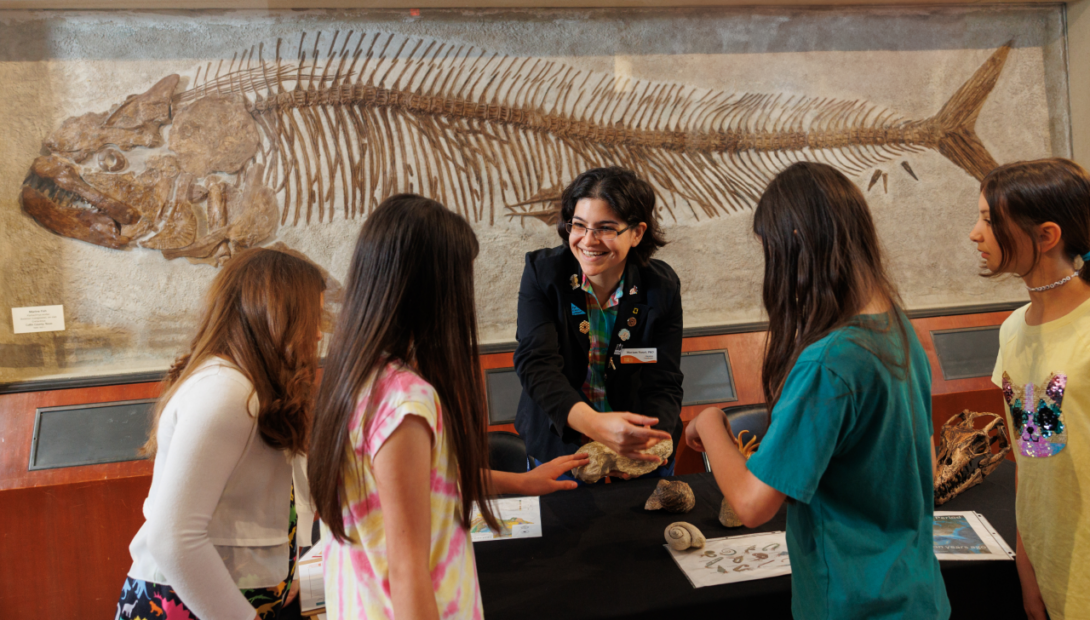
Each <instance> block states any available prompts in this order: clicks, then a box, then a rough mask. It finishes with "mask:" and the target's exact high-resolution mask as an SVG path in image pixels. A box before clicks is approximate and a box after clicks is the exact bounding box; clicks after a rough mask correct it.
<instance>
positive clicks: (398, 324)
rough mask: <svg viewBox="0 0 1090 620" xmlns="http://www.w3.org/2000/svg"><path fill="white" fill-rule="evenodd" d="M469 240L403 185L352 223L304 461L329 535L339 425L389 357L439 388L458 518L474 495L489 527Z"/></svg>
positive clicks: (456, 221)
mask: <svg viewBox="0 0 1090 620" xmlns="http://www.w3.org/2000/svg"><path fill="white" fill-rule="evenodd" d="M478 249H479V248H478V245H477V236H476V235H474V234H473V229H471V228H470V227H469V224H468V223H467V222H466V221H465V219H463V218H462V217H461V216H459V215H457V214H455V213H453V212H451V211H450V210H449V209H447V208H446V207H444V206H443V205H441V204H439V203H438V202H436V201H434V200H429V199H427V198H422V197H420V196H415V195H412V194H400V195H397V196H392V197H390V198H387V199H386V200H384V201H383V202H382V204H380V205H379V206H378V208H377V209H376V210H375V211H374V213H372V214H371V216H370V217H368V218H367V221H366V222H364V224H363V227H362V228H361V230H360V235H359V238H358V240H357V241H356V249H355V252H354V253H353V255H352V263H351V265H350V266H349V270H348V279H347V281H346V283H345V299H344V306H343V309H342V311H341V318H340V321H339V322H338V325H337V330H336V332H335V334H334V336H333V340H332V345H331V346H330V349H329V354H328V356H327V357H326V365H325V370H324V373H323V375H322V383H321V386H320V388H319V390H318V400H317V404H316V406H315V415H314V425H313V428H312V430H311V438H310V456H309V458H308V461H307V477H308V478H309V480H310V491H311V495H312V496H313V498H314V504H315V507H316V508H317V509H318V513H319V514H320V515H322V520H323V521H325V523H326V524H327V525H328V526H329V529H330V530H331V531H332V532H333V535H334V536H335V537H336V538H337V540H340V541H344V540H346V539H347V538H348V537H347V535H346V533H345V528H344V519H343V515H342V513H341V501H340V497H341V495H340V485H341V482H342V480H344V477H343V476H342V467H348V466H349V465H348V464H349V463H350V462H351V458H352V447H351V446H350V445H349V433H348V426H349V423H350V422H351V420H352V416H353V414H354V412H355V410H356V407H357V400H358V398H359V396H360V390H361V389H362V388H363V386H364V384H366V383H367V380H368V378H370V377H371V376H372V374H374V373H378V372H381V370H382V367H383V366H384V365H385V364H386V363H387V362H388V361H393V360H398V361H401V362H403V363H405V364H406V365H408V366H411V367H412V368H413V369H414V370H415V371H416V372H417V373H419V375H420V376H421V377H422V378H423V379H424V380H425V381H427V382H428V383H430V384H431V386H432V387H433V388H435V391H436V392H437V393H438V395H439V399H440V401H441V403H442V418H443V420H442V421H443V427H444V428H445V429H446V432H447V434H448V436H449V437H450V442H451V448H452V450H453V452H454V457H455V459H456V462H457V465H458V476H459V482H460V485H459V487H460V489H461V494H462V525H463V526H465V527H466V528H468V527H469V522H470V521H469V520H470V515H471V512H470V509H471V504H472V502H475V501H476V502H477V503H478V504H479V505H480V508H481V512H482V514H483V515H484V517H485V519H486V521H487V522H488V524H489V526H490V527H493V528H494V529H497V531H498V524H497V522H496V520H495V517H494V516H493V515H492V513H491V511H490V510H489V508H488V503H487V502H485V501H482V500H484V499H485V496H486V493H487V481H486V478H485V471H484V469H485V468H486V467H487V466H488V460H487V459H488V438H487V434H486V432H487V426H488V420H487V417H486V413H485V411H486V410H485V406H484V396H483V389H482V386H483V383H484V382H483V377H482V375H481V369H480V366H479V365H478V363H477V316H476V312H475V309H474V301H473V259H474V258H475V257H476V256H477V251H478ZM374 380H375V382H376V383H377V381H378V377H377V376H376V377H375V379H374ZM372 396H375V397H377V395H372ZM363 423H364V424H366V420H364V421H363Z"/></svg>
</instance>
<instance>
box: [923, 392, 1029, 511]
mask: <svg viewBox="0 0 1090 620" xmlns="http://www.w3.org/2000/svg"><path fill="white" fill-rule="evenodd" d="M977 418H983V419H986V420H988V423H987V424H986V425H985V426H984V428H979V429H978V428H976V423H975V420H976V419H977ZM997 444H998V446H999V451H998V452H995V453H993V452H992V447H993V446H995V445H997ZM1010 449H1011V443H1010V437H1009V436H1008V435H1007V425H1006V424H1005V423H1004V422H1003V418H1001V417H999V416H997V415H995V414H993V413H976V412H975V411H969V410H968V409H966V410H965V411H962V412H961V413H958V414H956V415H953V416H951V417H950V419H949V420H947V421H946V423H945V424H943V425H942V431H941V432H940V438H939V447H938V449H937V450H936V455H935V456H936V457H937V458H938V462H937V464H936V466H935V505H936V506H941V505H942V504H945V503H946V502H948V501H950V500H951V499H953V498H954V497H955V496H957V495H958V494H959V493H961V492H962V491H964V490H965V489H968V488H969V487H972V486H975V485H978V484H980V482H981V481H982V480H984V477H985V476H987V475H988V474H990V473H992V472H993V471H995V468H996V467H999V464H1000V463H1001V462H1003V459H1004V458H1005V457H1006V456H1007V453H1008V452H1010Z"/></svg>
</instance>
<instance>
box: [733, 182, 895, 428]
mask: <svg viewBox="0 0 1090 620" xmlns="http://www.w3.org/2000/svg"><path fill="white" fill-rule="evenodd" d="M753 231H754V232H755V233H756V234H757V235H758V236H759V237H760V238H761V242H762V245H763V247H764V258H765V272H764V290H763V298H764V306H765V310H766V312H767V313H768V340H767V344H766V345H765V357H764V364H763V367H762V370H761V384H762V387H763V389H764V396H765V402H766V403H767V404H768V408H769V411H771V410H772V408H773V407H774V406H775V404H776V402H777V401H778V400H779V397H780V393H781V391H782V390H783V384H784V381H785V380H786V379H787V375H788V373H789V372H790V371H791V368H792V367H793V366H794V365H795V361H796V360H797V359H798V357H799V354H801V353H802V351H803V349H805V348H806V347H808V346H810V345H811V344H814V343H815V342H817V341H818V340H821V339H822V338H824V337H825V336H826V335H827V334H829V332H831V331H833V330H834V329H837V328H838V327H842V326H844V325H846V324H848V323H849V322H851V321H852V320H853V318H854V317H855V316H856V315H857V314H859V313H860V312H861V311H862V310H863V308H864V307H866V304H867V302H868V300H869V299H870V296H871V295H873V294H878V295H880V296H883V297H885V298H886V299H887V300H888V301H889V303H890V311H889V317H890V322H889V324H888V326H887V327H888V328H892V327H893V326H894V325H896V328H897V329H898V330H899V332H900V335H901V337H902V344H903V345H904V346H903V347H902V349H903V355H901V356H897V358H894V357H893V356H892V355H891V354H890V352H889V351H888V350H886V348H884V347H881V346H876V345H871V344H869V343H866V342H861V343H860V345H861V346H864V347H865V348H866V349H867V350H868V351H870V352H872V353H874V354H875V355H876V356H877V357H878V358H879V359H880V360H881V361H882V363H883V364H885V365H886V366H887V367H888V368H890V369H891V371H895V370H898V369H899V370H901V371H907V369H908V363H909V354H908V347H907V338H908V335H907V332H906V327H905V324H904V318H903V315H902V313H901V312H900V307H899V306H900V299H899V297H898V295H897V291H896V289H895V288H894V286H893V284H892V282H891V281H890V279H889V277H888V276H887V275H886V271H885V268H884V267H883V266H882V252H881V248H880V245H879V243H878V234H877V233H876V232H875V229H874V222H873V221H872V220H871V215H870V210H869V209H868V208H867V202H866V200H865V199H864V198H863V193H862V192H860V191H859V188H858V187H856V186H855V184H854V183H852V182H851V181H850V180H849V179H848V178H847V177H845V176H844V175H843V174H841V173H840V172H839V171H838V170H836V169H835V168H833V167H832V166H828V165H825V164H819V163H811V162H801V163H797V164H793V165H791V166H789V167H788V168H787V169H786V170H784V171H783V172H781V173H780V174H778V175H776V178H774V179H773V180H772V182H771V183H769V185H768V188H767V189H766V190H765V192H764V194H763V195H762V196H761V199H760V201H758V203H757V209H756V211H755V212H754V214H753ZM868 327H870V328H872V329H873V326H871V325H869V324H868ZM898 374H901V373H898Z"/></svg>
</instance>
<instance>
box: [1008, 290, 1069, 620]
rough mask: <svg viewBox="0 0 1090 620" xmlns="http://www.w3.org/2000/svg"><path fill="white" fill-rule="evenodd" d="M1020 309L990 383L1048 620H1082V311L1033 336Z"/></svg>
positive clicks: (1028, 552)
mask: <svg viewBox="0 0 1090 620" xmlns="http://www.w3.org/2000/svg"><path fill="white" fill-rule="evenodd" d="M1028 308H1029V306H1028V305H1027V306H1024V307H1022V308H1019V309H1018V310H1015V311H1014V312H1013V313H1011V315H1010V316H1009V317H1007V320H1006V321H1004V322H1003V326H1002V327H1001V328H1000V330H999V358H998V359H997V360H996V362H995V371H994V372H993V373H992V381H993V382H994V383H995V384H996V385H998V386H999V387H1001V388H1003V398H1004V400H1005V401H1006V403H1007V423H1008V428H1009V429H1010V434H1011V441H1012V444H1013V446H1012V449H1013V450H1014V451H1015V452H1016V456H1015V458H1016V460H1017V462H1018V499H1017V501H1016V516H1017V519H1018V531H1019V532H1020V533H1021V535H1022V544H1023V546H1024V547H1025V549H1026V555H1027V556H1029V560H1030V562H1031V563H1032V564H1033V569H1034V571H1035V572H1036V574H1037V584H1038V585H1039V586H1040V588H1041V595H1042V597H1043V598H1044V600H1045V606H1046V607H1047V608H1048V613H1049V615H1050V616H1051V617H1052V618H1053V620H1082V619H1086V620H1090V301H1086V302H1084V303H1083V304H1082V305H1080V306H1079V307H1078V308H1076V309H1075V310H1073V311H1071V312H1070V313H1068V314H1067V315H1066V316H1064V317H1061V318H1059V319H1056V320H1055V321H1049V322H1048V323H1045V324H1043V325H1036V326H1031V325H1026V309H1028ZM1011 542H1013V541H1011ZM1012 546H1013V545H1012Z"/></svg>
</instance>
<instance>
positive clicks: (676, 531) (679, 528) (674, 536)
mask: <svg viewBox="0 0 1090 620" xmlns="http://www.w3.org/2000/svg"><path fill="white" fill-rule="evenodd" d="M665 536H666V542H667V544H669V545H670V548H671V549H674V550H676V551H684V550H686V549H689V548H696V549H699V548H701V547H703V546H704V541H705V540H706V539H705V538H704V534H701V533H700V530H698V529H696V526H695V525H693V524H691V523H685V522H684V521H678V522H677V523H671V524H670V525H668V526H666V532H665Z"/></svg>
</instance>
